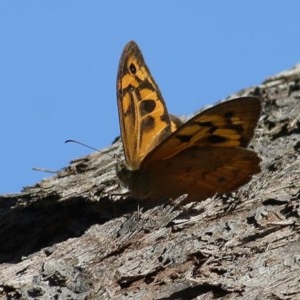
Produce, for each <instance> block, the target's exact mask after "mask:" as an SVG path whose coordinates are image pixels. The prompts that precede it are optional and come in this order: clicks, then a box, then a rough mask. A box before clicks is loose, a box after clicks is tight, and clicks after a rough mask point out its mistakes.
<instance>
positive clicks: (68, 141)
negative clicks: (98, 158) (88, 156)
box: [65, 140, 119, 162]
mask: <svg viewBox="0 0 300 300" xmlns="http://www.w3.org/2000/svg"><path fill="white" fill-rule="evenodd" d="M65 143H75V144H79V145H81V146H84V147H86V148H89V149H91V150H94V151H97V152H99V153H101V154H104V155H107V156H109V157H110V158H113V159H116V160H117V161H118V162H119V158H118V157H117V156H116V154H114V155H110V154H107V153H103V152H102V151H100V150H98V149H96V148H94V147H91V146H89V145H87V144H84V143H82V142H79V141H76V140H66V141H65Z"/></svg>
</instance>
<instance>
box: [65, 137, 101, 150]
mask: <svg viewBox="0 0 300 300" xmlns="http://www.w3.org/2000/svg"><path fill="white" fill-rule="evenodd" d="M66 143H75V144H79V145H81V146H84V147H86V148H89V149H91V150H94V151H97V152H100V153H102V152H101V151H100V150H98V149H96V148H94V147H91V146H89V145H87V144H84V143H82V142H79V141H76V140H66V141H65V144H66Z"/></svg>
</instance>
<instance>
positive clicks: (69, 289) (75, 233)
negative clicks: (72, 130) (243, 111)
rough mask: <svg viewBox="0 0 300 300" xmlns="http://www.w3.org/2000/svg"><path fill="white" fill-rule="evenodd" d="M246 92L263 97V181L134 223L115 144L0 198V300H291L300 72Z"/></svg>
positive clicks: (296, 277) (296, 287)
mask: <svg viewBox="0 0 300 300" xmlns="http://www.w3.org/2000/svg"><path fill="white" fill-rule="evenodd" d="M246 95H256V96H260V97H261V98H262V100H263V114H262V116H261V119H260V122H259V126H258V128H257V130H256V134H255V138H254V139H253V142H252V147H253V148H254V149H255V150H256V151H257V152H258V153H259V154H260V157H261V158H262V163H261V167H262V172H261V173H260V174H258V175H257V176H255V177H254V178H253V179H252V180H251V181H250V182H249V183H248V184H247V185H245V186H243V187H241V188H240V189H238V190H237V191H236V192H235V193H232V194H230V195H222V196H218V197H214V198H211V199H207V200H205V201H203V202H199V203H190V204H188V205H185V206H182V205H180V200H181V199H177V200H176V201H173V202H171V203H170V202H169V203H167V202H164V203H140V205H141V206H142V213H141V214H140V215H139V216H137V202H136V201H135V200H133V199H131V198H130V197H129V196H128V194H127V193H126V190H125V189H123V188H122V187H121V186H120V185H119V182H118V180H117V178H116V175H115V164H116V158H110V156H111V157H114V156H115V155H116V157H122V147H121V144H120V141H119V140H117V141H116V142H115V143H114V144H113V145H112V146H111V147H109V148H107V149H105V150H104V151H103V153H93V154H91V155H89V156H87V157H84V158H80V159H77V160H74V161H72V162H71V163H70V165H69V166H68V167H66V168H65V169H64V170H62V171H61V172H59V173H58V174H57V175H56V176H54V177H51V178H48V179H45V180H43V181H42V182H40V183H38V184H36V185H35V186H32V187H27V188H25V189H24V190H23V191H22V192H21V193H18V194H13V195H3V196H0V218H1V219H0V220H1V221H0V263H1V264H0V297H1V298H3V299H195V298H196V297H197V299H217V298H218V299H220V298H222V299H300V240H299V238H300V222H299V221H300V65H297V66H296V67H294V68H293V69H291V70H288V71H285V72H282V73H280V74H278V75H277V76H274V77H271V78H269V79H267V80H266V81H265V82H263V83H262V84H261V85H259V86H257V87H252V88H249V89H245V90H243V91H241V92H239V93H237V94H236V95H232V97H235V96H246ZM104 153H108V154H110V156H107V155H104Z"/></svg>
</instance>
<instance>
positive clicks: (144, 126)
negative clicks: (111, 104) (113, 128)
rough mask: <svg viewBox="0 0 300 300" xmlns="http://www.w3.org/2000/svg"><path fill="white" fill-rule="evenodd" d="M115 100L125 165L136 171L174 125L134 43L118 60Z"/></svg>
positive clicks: (127, 47)
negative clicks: (116, 100) (116, 101)
mask: <svg viewBox="0 0 300 300" xmlns="http://www.w3.org/2000/svg"><path fill="white" fill-rule="evenodd" d="M117 99H118V108H119V120H120V128H121V134H122V141H123V148H124V152H125V159H126V165H127V167H128V168H129V169H131V170H136V169H138V168H139V166H140V163H141V161H142V160H143V159H144V157H145V156H146V155H147V154H148V153H149V152H150V151H151V150H152V149H153V148H155V147H156V146H157V145H158V144H159V143H160V142H161V141H162V140H163V139H165V138H166V137H167V136H168V135H170V133H171V130H172V128H174V125H173V122H171V120H170V117H169V115H168V111H167V108H166V105H165V103H164V100H163V98H162V95H161V93H160V90H159V88H158V86H157V84H156V83H155V81H154V79H153V77H152V76H151V73H150V71H149V69H148V67H147V65H146V63H145V60H144V58H143V55H142V53H141V51H140V49H139V48H138V46H137V44H136V43H135V42H133V41H131V42H129V43H128V44H127V45H126V46H125V48H124V50H123V53H122V56H121V59H120V63H119V69H118V75H117ZM171 126H172V128H171ZM174 130H175V129H173V131H174Z"/></svg>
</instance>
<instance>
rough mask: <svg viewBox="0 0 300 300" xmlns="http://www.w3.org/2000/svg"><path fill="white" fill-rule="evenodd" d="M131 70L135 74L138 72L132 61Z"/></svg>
mask: <svg viewBox="0 0 300 300" xmlns="http://www.w3.org/2000/svg"><path fill="white" fill-rule="evenodd" d="M129 70H130V72H131V73H132V74H133V75H135V73H136V67H135V65H134V64H132V63H131V64H130V66H129Z"/></svg>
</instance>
